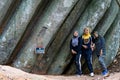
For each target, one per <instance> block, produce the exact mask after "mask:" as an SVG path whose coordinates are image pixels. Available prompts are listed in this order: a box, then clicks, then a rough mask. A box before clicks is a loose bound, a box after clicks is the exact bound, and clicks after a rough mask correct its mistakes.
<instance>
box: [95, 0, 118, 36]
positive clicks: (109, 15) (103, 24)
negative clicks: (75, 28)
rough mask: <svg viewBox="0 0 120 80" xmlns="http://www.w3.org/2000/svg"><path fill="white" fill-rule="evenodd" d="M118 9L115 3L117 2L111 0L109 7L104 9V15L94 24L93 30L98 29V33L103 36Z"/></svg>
mask: <svg viewBox="0 0 120 80" xmlns="http://www.w3.org/2000/svg"><path fill="white" fill-rule="evenodd" d="M118 11H119V6H118V5H117V2H116V1H115V0H112V2H111V5H110V8H109V9H108V10H107V11H106V13H105V15H104V16H103V18H102V19H101V20H100V22H99V23H98V25H97V26H96V28H95V31H98V32H99V34H100V35H102V36H104V35H105V33H106V32H107V30H108V29H109V28H110V25H111V24H112V22H113V21H114V19H115V18H116V15H117V13H118Z"/></svg>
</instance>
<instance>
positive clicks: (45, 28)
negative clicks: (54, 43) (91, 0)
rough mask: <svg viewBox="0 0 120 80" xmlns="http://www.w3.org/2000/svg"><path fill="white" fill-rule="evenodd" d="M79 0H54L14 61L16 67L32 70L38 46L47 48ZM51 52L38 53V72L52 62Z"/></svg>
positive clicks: (43, 70)
mask: <svg viewBox="0 0 120 80" xmlns="http://www.w3.org/2000/svg"><path fill="white" fill-rule="evenodd" d="M77 1H78V0H64V1H61V0H54V1H52V2H51V4H50V5H49V7H48V8H47V9H46V11H45V13H44V14H43V15H42V18H41V19H40V20H39V21H38V24H37V25H36V28H34V30H33V34H32V36H31V37H30V39H29V40H28V42H27V43H26V45H25V46H24V48H23V49H22V50H21V51H20V53H19V56H18V57H17V59H16V61H15V62H14V64H13V65H14V67H17V68H20V69H22V70H24V71H27V72H30V71H31V69H32V67H33V66H34V64H35V61H36V54H34V51H35V48H36V47H37V46H41V45H42V46H43V47H44V48H46V47H47V46H48V45H49V43H50V41H51V40H53V38H54V35H55V33H56V32H57V30H58V29H59V28H60V26H61V24H62V23H63V22H64V20H65V19H66V17H67V16H68V14H69V12H70V11H71V10H72V8H73V7H74V5H75V4H76V2H77ZM50 56H52V55H51V54H47V53H46V54H44V55H38V59H37V62H38V63H36V64H37V65H39V66H38V67H39V69H40V70H36V73H37V72H38V73H39V72H41V73H45V72H46V69H47V68H48V67H49V64H50V63H51V58H50Z"/></svg>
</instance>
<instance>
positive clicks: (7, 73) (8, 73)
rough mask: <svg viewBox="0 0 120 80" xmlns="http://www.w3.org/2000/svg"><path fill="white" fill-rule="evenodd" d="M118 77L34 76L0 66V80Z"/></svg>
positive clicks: (114, 79)
mask: <svg viewBox="0 0 120 80" xmlns="http://www.w3.org/2000/svg"><path fill="white" fill-rule="evenodd" d="M119 75H120V73H111V74H110V76H109V77H107V78H104V77H102V76H101V75H95V77H90V76H88V75H84V76H81V77H78V76H74V75H70V76H53V75H35V74H30V73H26V72H23V71H21V70H18V69H15V68H12V67H9V66H0V80H120V76H119Z"/></svg>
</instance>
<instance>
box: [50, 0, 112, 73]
mask: <svg viewBox="0 0 120 80" xmlns="http://www.w3.org/2000/svg"><path fill="white" fill-rule="evenodd" d="M110 3H111V0H109V1H105V0H99V1H96V0H93V1H92V2H91V4H89V5H88V7H87V9H86V10H85V12H84V13H83V15H82V16H81V17H80V18H79V21H78V22H77V25H76V26H75V28H74V30H78V31H79V33H80V35H82V33H83V28H85V27H86V26H88V27H90V28H91V30H93V29H94V28H95V26H96V25H97V23H98V22H99V20H100V19H101V18H102V16H103V15H104V13H105V12H106V10H107V9H108V7H109V6H110ZM74 30H73V31H74ZM73 31H72V33H71V34H70V35H69V37H68V38H67V39H66V41H65V42H64V44H63V45H62V46H61V49H60V50H59V52H58V53H57V56H56V58H55V60H54V61H53V63H52V64H51V67H50V70H51V72H52V71H53V72H54V73H52V74H56V73H58V71H63V70H65V69H66V67H67V65H68V64H69V63H70V60H71V58H72V57H71V55H70V52H69V42H70V39H71V37H72V35H73ZM58 63H59V64H58ZM50 70H49V71H50ZM60 73H62V72H60Z"/></svg>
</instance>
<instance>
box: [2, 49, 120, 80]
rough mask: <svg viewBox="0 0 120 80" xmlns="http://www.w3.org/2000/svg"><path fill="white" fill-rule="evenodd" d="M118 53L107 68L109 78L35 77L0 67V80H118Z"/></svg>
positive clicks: (6, 67) (119, 71) (73, 76)
mask: <svg viewBox="0 0 120 80" xmlns="http://www.w3.org/2000/svg"><path fill="white" fill-rule="evenodd" d="M119 51H120V50H119ZM119 66H120V52H118V54H117V56H116V58H115V60H114V61H113V63H112V64H111V65H110V66H109V68H108V69H109V71H110V76H109V77H106V78H104V77H103V76H101V75H95V77H90V76H89V75H83V76H81V77H78V76H75V75H69V76H64V75H56V76H55V75H35V74H30V73H26V72H23V71H21V70H19V69H15V68H13V67H10V66H2V65H0V80H120V76H119V75H120V67H119Z"/></svg>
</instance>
